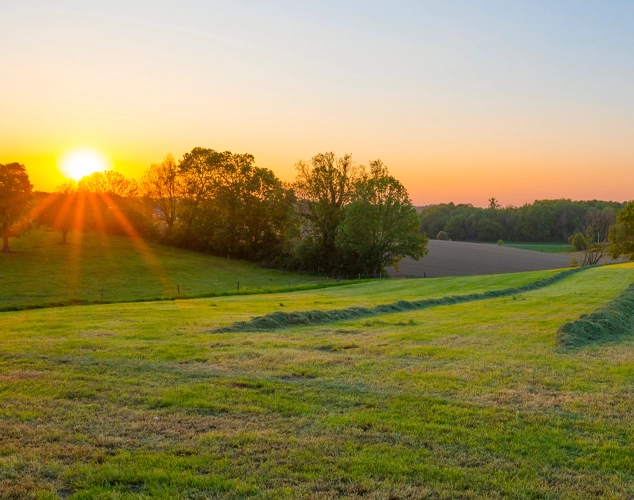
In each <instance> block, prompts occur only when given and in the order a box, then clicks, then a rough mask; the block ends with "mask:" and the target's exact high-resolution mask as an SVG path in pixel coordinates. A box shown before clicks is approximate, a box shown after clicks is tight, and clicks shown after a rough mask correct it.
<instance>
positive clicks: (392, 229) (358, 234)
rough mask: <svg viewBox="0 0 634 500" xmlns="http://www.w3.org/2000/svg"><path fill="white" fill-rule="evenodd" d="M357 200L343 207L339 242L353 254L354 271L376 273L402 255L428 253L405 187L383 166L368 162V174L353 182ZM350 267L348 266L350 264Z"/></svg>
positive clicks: (414, 256) (392, 264) (414, 255)
mask: <svg viewBox="0 0 634 500" xmlns="http://www.w3.org/2000/svg"><path fill="white" fill-rule="evenodd" d="M355 193H356V199H355V200H354V201H353V202H352V203H350V204H349V205H348V206H347V207H346V208H345V217H344V219H343V221H342V223H341V225H340V227H339V235H338V244H339V245H340V246H341V248H342V249H344V251H351V252H352V253H353V254H354V260H353V262H355V263H356V266H357V269H355V271H358V272H364V273H372V274H377V273H379V272H380V271H382V270H384V268H386V267H389V266H397V265H398V262H399V261H400V260H401V259H403V258H404V257H412V258H414V259H416V260H418V259H420V258H422V257H423V256H425V255H426V254H427V248H426V245H427V242H428V241H429V240H428V238H427V237H425V236H423V235H421V234H420V231H419V228H420V220H419V217H418V213H417V212H416V209H414V207H413V206H412V202H411V201H410V199H409V195H408V193H407V190H406V189H405V187H404V186H403V185H402V184H401V183H400V182H399V181H398V180H396V179H395V178H394V177H392V176H391V175H390V174H389V172H388V169H387V168H386V167H385V165H383V163H382V162H381V160H376V161H374V162H371V163H370V173H369V174H368V175H366V176H364V177H363V178H362V179H361V180H359V181H358V182H357V183H356V189H355ZM349 269H350V267H349Z"/></svg>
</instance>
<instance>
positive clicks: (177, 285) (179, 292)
mask: <svg viewBox="0 0 634 500" xmlns="http://www.w3.org/2000/svg"><path fill="white" fill-rule="evenodd" d="M176 290H178V295H180V294H181V286H180V285H179V284H178V283H176Z"/></svg>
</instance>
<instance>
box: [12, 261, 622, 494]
mask: <svg viewBox="0 0 634 500" xmlns="http://www.w3.org/2000/svg"><path fill="white" fill-rule="evenodd" d="M556 272H558V271H541V272H534V273H522V274H508V275H495V276H485V277H464V278H439V279H434V280H409V281H391V282H390V281H382V282H373V283H361V284H358V285H352V286H347V287H342V288H332V289H322V290H310V291H301V292H293V293H288V294H270V295H250V296H233V297H216V298H209V299H197V300H182V301H175V302H154V303H152V302H147V303H133V304H105V305H97V306H86V307H67V308H64V309H41V310H34V311H20V312H6V313H2V314H1V316H0V318H1V321H2V323H1V325H2V326H1V327H0V335H1V337H0V436H1V438H0V498H28V497H29V496H32V497H40V498H58V497H61V498H150V497H151V498H289V499H291V498H361V497H363V498H373V499H378V498H394V499H396V498H428V497H431V498H481V497H488V498H509V497H510V498H582V497H586V498H595V497H601V496H603V497H606V498H631V496H632V491H634V446H633V444H632V443H634V385H633V382H632V380H634V336H624V337H620V338H619V339H618V341H614V342H607V343H605V342H604V343H597V344H594V345H589V346H588V347H585V348H584V349H576V350H566V351H562V350H561V349H559V348H558V345H557V343H556V332H557V330H558V328H559V327H560V326H561V325H563V324H564V323H566V322H568V321H571V320H575V319H577V318H578V317H579V316H580V315H581V314H583V313H590V312H592V311H594V310H596V309H597V308H599V307H601V306H603V305H605V304H607V303H609V302H610V301H611V300H612V299H615V298H616V297H618V296H619V294H621V293H622V292H623V291H624V290H625V289H626V288H627V287H628V286H629V285H630V284H631V283H632V282H634V266H632V265H629V264H628V265H615V266H608V267H601V268H594V269H590V270H586V271H583V272H581V273H577V274H573V275H569V276H567V277H566V278H565V279H563V280H561V281H559V282H557V283H555V284H552V285H550V286H548V287H546V288H542V289H540V290H535V291H532V292H527V293H523V294H521V295H517V296H512V297H503V298H497V299H490V300H485V301H479V302H469V303H463V304H454V305H449V306H439V307H432V308H428V309H424V310H419V311H410V312H406V313H394V314H385V315H382V316H375V317H372V318H366V319H362V320H355V321H343V322H339V323H333V324H327V325H319V326H306V327H294V328H287V329H283V330H277V331H274V332H258V333H241V332H237V333H223V334H212V333H209V332H210V331H212V330H214V329H216V328H218V327H220V326H224V325H230V324H232V323H234V322H235V321H246V320H248V319H250V318H252V317H253V316H255V315H262V314H268V313H272V312H275V311H306V310H309V309H322V310H330V309H334V308H344V307H350V306H365V307H371V306H375V305H378V304H384V303H391V302H395V301H398V300H414V299H422V298H431V297H443V296H447V295H463V294H468V293H480V292H484V291H488V290H499V289H503V288H509V287H515V286H519V285H522V284H527V283H531V282H534V281H536V280H538V279H541V278H544V277H547V276H551V275H552V274H553V273H556Z"/></svg>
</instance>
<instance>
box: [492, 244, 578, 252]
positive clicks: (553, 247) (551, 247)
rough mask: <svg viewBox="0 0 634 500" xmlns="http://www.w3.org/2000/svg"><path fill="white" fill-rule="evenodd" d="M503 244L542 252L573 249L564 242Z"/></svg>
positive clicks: (571, 250) (569, 250)
mask: <svg viewBox="0 0 634 500" xmlns="http://www.w3.org/2000/svg"><path fill="white" fill-rule="evenodd" d="M504 246H505V247H511V248H519V249H521V250H533V251H534V252H544V253H568V252H574V251H575V249H574V248H573V247H572V245H567V244H565V243H504Z"/></svg>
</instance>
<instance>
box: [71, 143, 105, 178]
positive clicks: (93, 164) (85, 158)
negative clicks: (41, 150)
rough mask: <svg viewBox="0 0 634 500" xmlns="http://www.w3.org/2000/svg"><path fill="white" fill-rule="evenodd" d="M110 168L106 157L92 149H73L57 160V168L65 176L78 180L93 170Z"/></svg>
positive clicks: (99, 170) (100, 170)
mask: <svg viewBox="0 0 634 500" xmlns="http://www.w3.org/2000/svg"><path fill="white" fill-rule="evenodd" d="M109 168H110V165H109V162H108V160H107V159H106V157H105V156H104V155H103V154H101V153H99V152H98V151H95V150H94V149H89V148H83V149H73V150H72V151H69V152H68V153H66V154H65V155H64V156H62V157H61V159H60V161H59V169H60V171H61V172H62V174H64V175H65V176H66V177H68V178H69V179H73V180H75V181H78V180H79V179H81V178H82V177H85V176H86V175H90V174H92V173H94V172H102V171H104V170H108V169H109Z"/></svg>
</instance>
